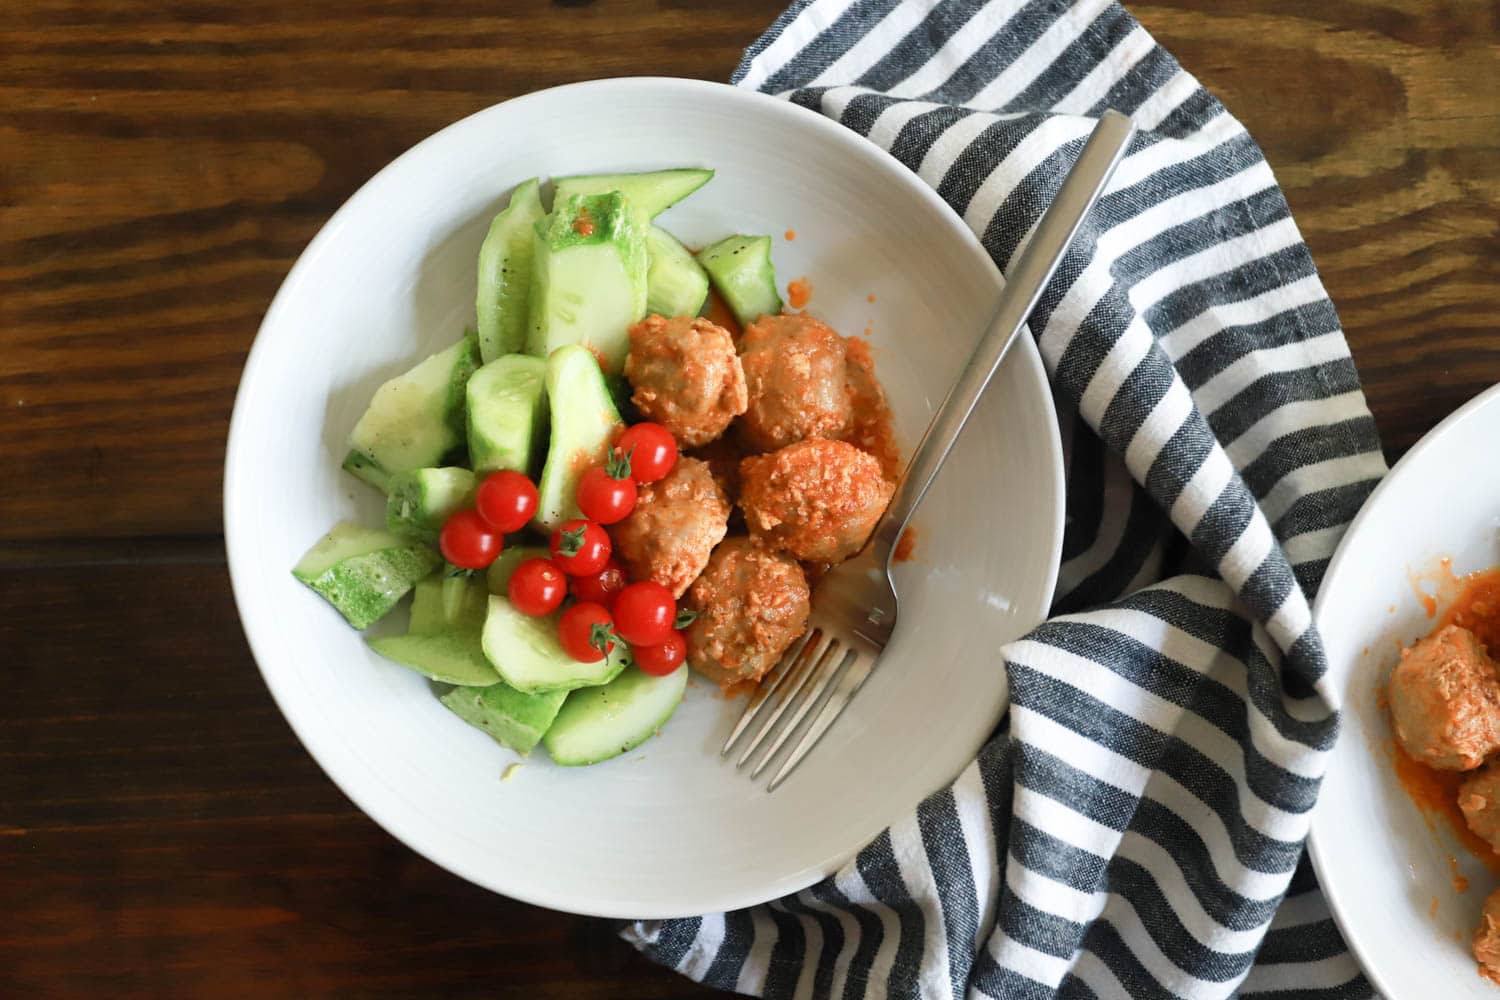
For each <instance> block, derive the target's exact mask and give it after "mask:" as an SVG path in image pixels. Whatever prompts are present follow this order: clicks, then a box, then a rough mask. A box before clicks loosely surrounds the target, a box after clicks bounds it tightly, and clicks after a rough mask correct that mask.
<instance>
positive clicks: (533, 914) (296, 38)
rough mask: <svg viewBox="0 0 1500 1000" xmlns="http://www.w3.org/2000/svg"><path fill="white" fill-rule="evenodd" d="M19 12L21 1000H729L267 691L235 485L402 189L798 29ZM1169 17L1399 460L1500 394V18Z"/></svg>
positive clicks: (8, 963)
mask: <svg viewBox="0 0 1500 1000" xmlns="http://www.w3.org/2000/svg"><path fill="white" fill-rule="evenodd" d="M4 8H5V14H4V16H3V17H0V462H3V466H0V468H3V470H4V471H3V473H0V477H3V478H0V664H3V670H0V680H3V681H4V683H5V685H6V690H5V696H4V706H5V707H4V709H3V710H0V995H3V996H7V997H9V996H28V995H56V996H77V995H86V994H92V993H104V992H105V991H106V990H107V991H108V992H110V993H111V994H112V995H115V996H150V997H172V996H213V997H227V996H234V995H241V994H243V995H257V996H278V997H279V996H335V995H337V996H356V995H403V996H409V995H418V994H421V995H428V996H431V995H437V994H439V993H441V994H444V995H468V994H474V995H480V994H483V995H486V996H516V997H528V998H545V997H590V996H597V997H605V996H608V997H679V996H681V997H686V996H698V995H703V994H704V992H705V991H703V990H701V989H700V988H698V987H696V986H693V985H692V984H689V983H687V982H685V981H683V980H680V979H678V978H676V977H675V976H673V975H672V974H670V973H668V972H665V971H662V970H660V969H657V968H655V967H653V966H651V965H650V964H648V963H646V962H645V961H644V960H642V959H640V958H638V957H636V956H635V955H634V953H633V952H632V951H631V950H630V949H629V948H627V947H626V946H625V945H623V944H622V943H620V942H619V941H618V940H617V939H616V938H615V937H614V935H613V931H612V929H611V928H610V927H609V926H608V925H606V924H604V923H602V922H596V921H591V920H587V919H581V918H575V917H570V916H564V915H561V914H557V913H550V912H546V911H543V910H538V909H533V908H531V907H527V906H523V905H521V904H518V903H514V902H511V901H509V900H506V899H502V898H500V897H498V896H494V895H491V894H489V893H487V892H484V891H482V890H480V889H477V888H475V887H473V886H471V885H468V884H467V883H465V882H462V881H460V880H459V879H456V878H454V877H451V876H449V875H448V874H446V873H445V872H443V871H441V870H439V869H438V868H436V867H435V866H433V865H431V864H429V863H428V862H426V861H424V860H423V859H421V858H419V857H417V856H416V855H414V854H412V853H411V852H410V851H408V850H407V849H406V848H405V847H403V846H401V845H400V844H398V843H396V842H395V841H394V840H392V839H391V838H390V837H389V836H387V835H386V834H385V833H384V832H382V831H381V830H380V829H378V828H377V827H376V826H375V825H374V824H373V823H372V822H370V821H369V820H368V819H366V818H365V817H364V816H363V815H362V814H360V813H359V812H358V811H356V810H355V809H354V808H353V807H352V806H351V805H350V804H349V803H348V802H347V801H346V800H345V799H344V798H343V796H342V795H340V794H339V792H338V791H337V790H336V789H335V788H334V787H333V785H332V784H331V783H330V782H329V781H328V779H327V778H326V777H324V776H323V774H322V773H321V772H320V771H319V770H318V768H317V767H316V766H315V765H314V764H313V762H312V761H311V759H310V758H309V757H308V756H307V754H306V753H305V752H304V751H303V750H302V748H301V747H300V746H299V745H298V744H297V742H296V740H295V739H293V737H292V734H291V732H290V731H289V730H288V728H287V726H286V724H285V723H284V722H283V721H282V719H281V717H280V716H279V714H278V713H277V711H276V709H275V707H274V706H273V705H272V703H271V700H270V698H269V697H268V696H267V693H266V691H265V688H264V687H263V685H262V684H261V681H260V678H259V676H258V674H257V672H256V670H255V668H254V665H253V664H252V662H251V660H250V656H249V653H248V651H247V649H246V646H245V642H244V639H243V636H242V634H241V632H240V628H239V624H238V622H237V621H236V618H235V612H234V607H233V604H232V602H231V600H230V594H229V584H228V580H227V578H226V575H225V569H224V559H223V552H222V549H221V540H220V514H219V511H220V495H219V491H220V468H221V463H222V457H223V455H222V452H223V444H224V434H225V428H226V425H227V422H228V418H229V411H230V405H231V401H232V398H233V393H234V388H235V383H236V380H237V378H238V376H239V370H240V365H241V363H242V362H243V360H244V357H245V352H246V350H247V349H248V348H249V346H250V341H251V338H252V337H253V335H254V333H255V329H256V326H257V324H258V323H259V321H260V317H261V314H262V312H263V311H264V309H265V307H266V304H267V303H268V302H269V300H270V298H271V295H272V293H273V292H274V291H275V290H276V287H277V284H278V283H279V282H280V281H281V279H282V277H283V276H284V275H285V274H286V272H287V269H288V268H289V267H290V265H291V263H292V260H293V259H294V258H295V257H296V255H297V253H298V252H299V251H300V250H301V249H302V247H303V245H304V244H305V243H306V242H307V241H308V240H309V239H310V238H311V237H312V235H313V233H314V232H315V231H316V230H317V228H318V227H319V226H320V225H321V224H322V223H323V222H324V220H325V219H327V217H328V216H329V214H330V213H331V212H332V211H333V210H334V209H335V208H336V207H337V206H338V205H339V203H340V202H342V201H343V200H344V199H345V198H346V197H348V196H349V195H350V194H351V193H353V191H354V190H355V189H356V188H357V187H358V186H359V185H360V184H361V183H362V182H363V181H364V180H365V179H366V178H368V177H369V176H370V175H371V174H372V173H374V172H375V171H376V170H377V169H378V168H379V167H380V166H381V165H383V164H384V163H385V162H386V161H388V160H390V159H391V158H392V157H394V156H395V155H396V154H397V153H399V152H401V151H402V150H403V149H405V148H407V147H408V146H410V145H411V144H412V143H414V142H416V141H417V140H418V139H420V138H422V137H423V136H425V135H427V134H428V133H430V132H432V131H434V130H435V129H437V128H438V127H440V126H442V125H444V124H446V123H448V122H450V121H452V120H454V119H456V118H459V117H461V116H463V115H466V114H468V113H469V112H472V111H474V110H476V109H478V108H482V107H484V106H486V105H488V104H491V103H493V102H495V101H498V100H502V99H504V98H507V97H511V96H514V95H516V94H521V93H524V92H526V91H530V90H534V89H537V88H540V87H546V86H551V85H553V84H558V83H564V82H567V81H571V80H579V79H586V78H590V77H599V76H611V75H628V74H652V73H655V74H671V75H680V76H693V77H703V78H708V79H724V78H725V77H726V76H727V75H728V74H729V72H730V70H731V69H732V67H733V65H734V63H735V62H736V60H737V58H738V56H739V53H740V50H741V49H742V47H743V46H745V45H746V44H748V43H749V42H750V41H751V40H752V39H753V38H754V37H755V36H756V34H757V33H758V32H759V31H760V30H761V29H762V28H763V27H764V26H765V25H767V24H769V23H770V22H771V20H772V19H773V18H774V17H775V16H776V14H777V13H778V11H779V10H780V8H781V0H705V2H702V3H694V2H690V0H655V2H651V0H601V2H598V3H591V2H589V0H572V2H563V0H558V2H556V3H554V4H553V5H551V6H543V5H542V4H539V3H528V4H519V3H512V4H505V3H497V2H495V0H451V2H445V3H443V4H417V3H412V2H402V0H360V2H357V3H356V2H350V0H337V2H296V0H268V2H266V3H262V4H242V3H228V2H224V0H179V2H175V3H171V4H154V3H144V2H141V3H130V2H126V0H73V2H69V0H9V2H8V3H6V4H5V5H4ZM505 10H509V11H510V12H509V13H502V11H505ZM1134 10H1135V12H1136V13H1137V15H1138V16H1139V17H1140V18H1141V20H1142V21H1143V22H1144V23H1145V25H1146V26H1147V28H1149V29H1150V30H1151V31H1153V32H1154V33H1155V34H1156V36H1157V38H1158V39H1160V40H1161V41H1162V42H1163V43H1164V44H1166V45H1167V46H1168V47H1169V48H1170V49H1172V50H1173V51H1174V52H1175V53H1176V54H1177V55H1178V57H1179V58H1180V59H1181V60H1182V61H1183V62H1184V63H1185V64H1186V65H1187V66H1188V67H1189V68H1191V69H1192V70H1194V71H1195V72H1196V73H1197V74H1198V75H1199V77H1200V78H1201V79H1202V80H1203V81H1204V82H1205V83H1206V84H1207V85H1208V86H1209V87H1210V88H1211V89H1213V90H1214V91H1215V92H1217V93H1218V94H1220V95H1221V96H1222V97H1223V98H1224V99H1225V100H1226V101H1227V103H1228V104H1229V106H1230V108H1231V109H1232V110H1234V111H1235V112H1236V113H1237V114H1238V115H1239V116H1240V117H1241V118H1242V119H1243V120H1244V121H1245V122H1246V123H1247V125H1248V126H1249V127H1250V130H1251V131H1252V132H1253V133H1254V134H1255V135H1256V136H1257V137H1258V138H1259V140H1260V142H1261V143H1262V145H1263V146H1264V147H1265V150H1266V152H1267V154H1268V156H1269V158H1270V161H1271V163H1272V165H1273V166H1274V167H1275V168H1276V171H1277V173H1278V175H1279V176H1280V178H1281V181H1282V183H1283V185H1285V187H1286V190H1287V195H1288V197H1289V198H1290V200H1291V203H1292V207H1293V209H1294V210H1295V212H1296V215H1297V219H1298V221H1299V223H1300V224H1301V226H1302V231H1303V233H1304V234H1305V236H1306V238H1307V241H1308V243H1309V244H1310V245H1311V246H1312V250H1313V253H1314V256H1315V257H1316V259H1317V261H1318V263H1319V265H1320V266H1321V268H1322V272H1323V276H1324V279H1325V281H1326V282H1327V285H1328V289H1329V291H1330V292H1331V293H1332V295H1333V298H1334V301H1335V302H1336V303H1337V305H1338V307H1339V309H1340V312H1341V314H1342V316H1343V320H1344V324H1345V327H1346V329H1347V332H1348V336H1349V340H1350V342H1351V343H1352V345H1353V348H1354V354H1355V358H1356V360H1357V361H1358V362H1359V364H1360V367H1361V369H1362V371H1363V373H1364V378H1365V386H1366V389H1367V391H1368V394H1369V399H1370V404H1371V406H1372V407H1373V409H1374V411H1375V415H1376V418H1377V420H1378V421H1379V424H1380V428H1381V430H1382V432H1383V434H1384V436H1385V441H1386V444H1387V446H1388V448H1389V450H1390V454H1391V455H1392V457H1394V456H1396V455H1398V454H1399V453H1400V452H1401V451H1402V450H1403V449H1405V448H1406V447H1408V446H1409V445H1410V444H1411V443H1412V442H1413V441H1414V440H1416V438H1417V437H1418V436H1420V435H1421V434H1422V433H1423V432H1424V431H1425V430H1427V429H1428V428H1429V427H1431V426H1432V425H1433V424H1434V423H1436V422H1437V421H1438V420H1439V419H1440V418H1441V417H1442V416H1443V415H1445V414H1446V413H1448V412H1449V411H1450V410H1452V409H1453V408H1454V407H1455V406H1457V405H1458V404H1459V403H1461V402H1463V401H1464V400H1466V399H1468V398H1469V397H1470V396H1472V395H1474V394H1475V393H1476V392H1478V391H1479V390H1480V389H1482V388H1484V387H1485V386H1487V385H1489V384H1491V383H1493V382H1496V381H1500V333H1497V326H1496V320H1495V315H1496V314H1497V313H1500V235H1497V234H1500V14H1497V11H1496V8H1495V5H1494V4H1493V3H1492V2H1480V0H1469V2H1463V0H1450V2H1446V3H1435V2H1433V0H1341V2H1334V3H1327V4H1317V3H1308V2H1306V0H1247V2H1244V3H1237V4H1222V3H1218V2H1215V0H1170V2H1165V3H1152V4H1150V5H1142V6H1137V7H1135V8H1134Z"/></svg>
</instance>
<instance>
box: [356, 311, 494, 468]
mask: <svg viewBox="0 0 1500 1000" xmlns="http://www.w3.org/2000/svg"><path fill="white" fill-rule="evenodd" d="M478 367H479V348H478V347H477V346H476V345H475V343H474V341H473V339H472V338H470V337H465V338H464V339H463V340H460V341H459V342H458V343H456V344H454V345H453V346H452V347H450V348H448V349H447V350H445V351H439V352H438V353H437V354H434V355H433V356H432V357H430V358H428V359H427V360H426V361H423V362H422V363H421V364H419V365H417V367H415V368H413V369H412V370H411V371H409V372H407V373H406V374H405V375H398V376H396V377H395V378H393V379H391V380H390V381H389V382H387V383H385V384H384V385H382V386H381V387H380V388H379V389H377V390H375V398H374V399H372V400H371V401H370V406H369V409H367V410H365V414H364V416H362V417H360V418H359V423H357V424H355V425H354V431H353V432H352V433H351V434H350V435H349V447H350V448H351V449H353V450H354V451H356V452H358V453H359V454H360V455H362V456H363V457H364V459H365V460H366V462H365V463H364V465H366V466H373V467H374V468H375V469H377V470H379V471H380V472H383V473H385V474H387V475H395V474H396V473H398V472H411V471H413V470H415V469H425V468H430V467H433V466H438V465H442V464H443V456H445V455H447V454H448V452H449V451H451V450H453V449H454V448H455V447H457V446H459V445H461V444H463V440H464V386H465V384H466V383H467V382H468V381H469V376H470V375H472V374H473V373H474V369H476V368H478ZM349 465H350V463H349V461H348V460H346V461H345V462H344V467H345V468H349Z"/></svg>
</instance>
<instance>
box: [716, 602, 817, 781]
mask: <svg viewBox="0 0 1500 1000" xmlns="http://www.w3.org/2000/svg"><path fill="white" fill-rule="evenodd" d="M815 631H816V632H817V635H816V636H814V638H812V639H811V640H809V641H808V643H807V645H806V646H804V647H803V650H802V655H801V656H799V657H798V660H797V667H796V669H797V676H796V678H795V679H794V680H793V681H792V682H791V683H790V685H789V687H788V690H787V692H786V694H784V695H782V696H781V697H780V698H779V699H778V700H777V702H776V707H775V708H773V709H772V710H771V715H770V718H768V719H766V721H765V723H764V724H762V725H761V727H760V729H759V730H758V731H757V732H756V734H755V735H754V736H753V737H752V738H751V739H750V743H749V745H748V746H746V747H745V751H744V753H742V754H740V759H739V760H737V761H735V762H734V766H735V767H736V768H740V767H744V766H745V761H747V760H749V759H750V757H751V756H752V755H753V754H754V753H755V751H756V750H757V749H759V748H760V745H761V744H762V743H764V742H765V739H766V737H767V736H769V735H771V732H772V731H773V730H774V729H775V728H776V723H777V722H778V721H780V719H781V717H782V715H784V714H786V710H787V709H788V708H790V707H791V705H792V703H793V702H795V701H796V700H797V696H798V695H799V694H801V693H802V689H803V688H804V687H806V686H807V682H808V680H810V679H811V678H812V676H813V675H814V674H816V673H817V672H818V667H819V666H820V665H821V664H822V662H823V661H824V660H825V659H826V658H827V657H828V652H829V649H830V648H831V646H832V642H831V641H830V640H829V638H828V635H827V633H825V632H824V631H823V630H822V629H816V630H815Z"/></svg>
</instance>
